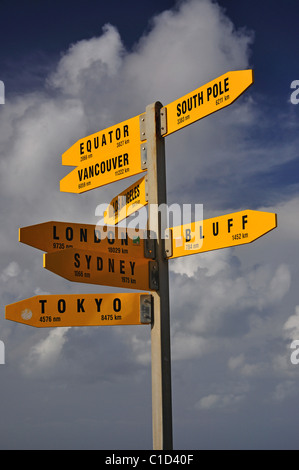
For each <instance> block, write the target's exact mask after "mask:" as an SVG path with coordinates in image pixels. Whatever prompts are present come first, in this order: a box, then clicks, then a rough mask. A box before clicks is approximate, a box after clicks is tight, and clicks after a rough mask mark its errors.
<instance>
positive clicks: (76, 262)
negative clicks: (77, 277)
mask: <svg viewBox="0 0 299 470" xmlns="http://www.w3.org/2000/svg"><path fill="white" fill-rule="evenodd" d="M74 258H75V262H74V266H75V268H80V254H79V253H75V254H74Z"/></svg>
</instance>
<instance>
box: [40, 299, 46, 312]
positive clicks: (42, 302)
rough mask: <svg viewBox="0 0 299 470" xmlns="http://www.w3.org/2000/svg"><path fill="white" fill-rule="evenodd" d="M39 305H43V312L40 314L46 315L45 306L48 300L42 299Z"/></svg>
mask: <svg viewBox="0 0 299 470" xmlns="http://www.w3.org/2000/svg"><path fill="white" fill-rule="evenodd" d="M39 303H40V304H41V312H40V313H45V304H46V303H47V300H45V299H41V300H39Z"/></svg>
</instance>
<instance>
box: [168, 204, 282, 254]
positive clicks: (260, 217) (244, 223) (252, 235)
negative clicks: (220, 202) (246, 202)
mask: <svg viewBox="0 0 299 470" xmlns="http://www.w3.org/2000/svg"><path fill="white" fill-rule="evenodd" d="M276 227H277V215H276V214H274V213H272V212H261V211H253V210H245V211H240V212H234V213H233V214H227V215H221V216H220V217H214V218H212V219H206V220H201V221H199V222H192V223H191V224H185V225H180V226H177V227H173V228H171V229H169V238H168V239H166V255H167V257H168V258H178V257H180V256H186V255H192V254H194V253H203V252H206V251H211V250H218V249H220V248H228V247H232V246H237V245H243V244H245V243H251V242H253V241H254V240H256V239H257V238H259V237H261V236H263V235H265V234H266V233H268V232H270V231H271V230H273V229H274V228H276Z"/></svg>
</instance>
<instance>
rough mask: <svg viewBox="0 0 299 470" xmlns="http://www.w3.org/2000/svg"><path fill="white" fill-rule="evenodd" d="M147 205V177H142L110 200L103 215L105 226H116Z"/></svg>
mask: <svg viewBox="0 0 299 470" xmlns="http://www.w3.org/2000/svg"><path fill="white" fill-rule="evenodd" d="M147 203H148V185H147V177H146V176H143V177H142V178H141V179H140V180H138V181H136V183H133V184H132V185H131V186H130V187H129V188H127V189H125V190H124V191H122V192H121V193H120V194H118V195H117V196H115V197H114V198H113V199H112V201H111V202H110V204H109V206H108V207H107V209H106V211H105V213H104V222H105V224H109V225H116V224H118V223H119V222H121V221H122V220H124V219H125V218H126V217H129V216H130V215H132V214H134V213H135V212H136V211H138V210H139V209H141V208H142V207H144V206H146V205H147Z"/></svg>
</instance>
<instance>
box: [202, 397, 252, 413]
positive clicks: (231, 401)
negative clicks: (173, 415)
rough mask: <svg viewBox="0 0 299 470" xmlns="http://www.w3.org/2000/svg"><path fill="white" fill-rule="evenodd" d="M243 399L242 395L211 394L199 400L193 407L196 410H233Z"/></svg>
mask: <svg viewBox="0 0 299 470" xmlns="http://www.w3.org/2000/svg"><path fill="white" fill-rule="evenodd" d="M243 399H244V395H234V394H211V395H207V396H205V397H203V398H201V399H200V400H199V401H198V402H197V403H196V405H195V408H196V409H198V410H210V409H226V408H235V406H236V405H237V404H239V403H240V402H241V401H242V400H243Z"/></svg>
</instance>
